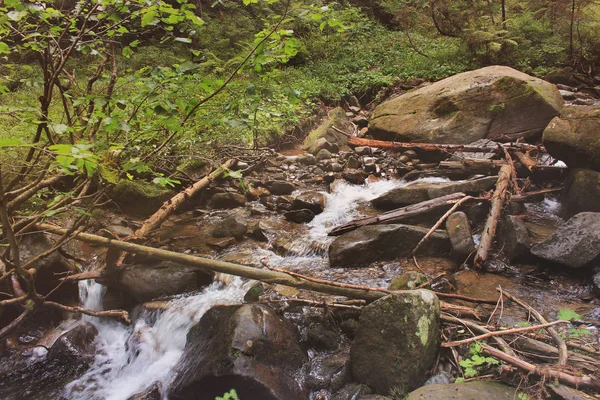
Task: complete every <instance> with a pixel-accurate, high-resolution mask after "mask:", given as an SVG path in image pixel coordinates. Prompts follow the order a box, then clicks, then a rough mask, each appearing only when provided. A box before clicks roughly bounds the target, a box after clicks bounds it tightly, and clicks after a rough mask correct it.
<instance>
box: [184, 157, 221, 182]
mask: <svg viewBox="0 0 600 400" xmlns="http://www.w3.org/2000/svg"><path fill="white" fill-rule="evenodd" d="M212 169H213V166H212V163H211V162H210V161H208V160H206V159H203V158H194V159H191V160H187V161H184V162H183V163H181V164H179V166H178V167H177V170H178V171H182V172H183V173H185V175H186V176H187V177H189V179H191V180H193V181H197V180H200V179H201V178H203V177H204V176H206V175H208V174H209V173H210V171H212Z"/></svg>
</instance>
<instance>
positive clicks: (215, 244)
mask: <svg viewBox="0 0 600 400" xmlns="http://www.w3.org/2000/svg"><path fill="white" fill-rule="evenodd" d="M235 243H236V239H235V238H234V237H224V238H215V237H209V238H206V245H207V246H210V247H212V248H213V249H225V248H227V247H229V246H231V245H234V244H235Z"/></svg>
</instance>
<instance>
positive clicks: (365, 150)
mask: <svg viewBox="0 0 600 400" xmlns="http://www.w3.org/2000/svg"><path fill="white" fill-rule="evenodd" d="M354 152H355V153H356V154H357V155H359V156H368V155H370V154H371V148H370V147H368V146H358V147H355V148H354Z"/></svg>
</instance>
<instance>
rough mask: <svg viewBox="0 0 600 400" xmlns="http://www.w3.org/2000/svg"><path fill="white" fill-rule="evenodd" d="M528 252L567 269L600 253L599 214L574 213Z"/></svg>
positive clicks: (585, 262)
mask: <svg viewBox="0 0 600 400" xmlns="http://www.w3.org/2000/svg"><path fill="white" fill-rule="evenodd" d="M531 253H532V254H533V255H535V256H537V257H540V258H543V259H544V260H548V261H552V262H555V263H559V264H562V265H565V266H567V267H569V268H580V267H583V266H584V265H586V264H588V263H590V262H591V261H593V260H594V259H595V258H596V257H598V255H599V254H600V213H594V212H582V213H579V214H577V215H575V216H574V217H572V218H571V219H569V220H568V221H567V222H565V223H563V224H561V225H560V226H559V227H558V228H557V229H556V231H555V232H554V233H553V234H552V235H551V236H550V237H549V238H547V239H546V240H545V241H543V242H542V243H539V244H537V245H535V246H533V247H532V248H531Z"/></svg>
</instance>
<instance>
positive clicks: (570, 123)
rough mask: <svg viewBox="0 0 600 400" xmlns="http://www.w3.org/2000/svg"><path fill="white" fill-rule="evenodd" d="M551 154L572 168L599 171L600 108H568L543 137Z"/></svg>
mask: <svg viewBox="0 0 600 400" xmlns="http://www.w3.org/2000/svg"><path fill="white" fill-rule="evenodd" d="M542 141H543V143H544V146H545V147H546V150H547V151H548V153H549V154H550V155H551V156H552V157H554V158H558V159H559V160H562V161H564V162H565V163H566V164H567V165H568V166H569V167H575V168H590V169H593V170H596V171H600V107H598V106H595V107H594V106H584V107H581V106H567V107H565V108H563V110H562V112H561V113H560V116H559V117H556V118H554V119H553V120H552V121H550V123H549V124H548V126H547V127H546V129H545V130H544V135H543V138H542Z"/></svg>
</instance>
